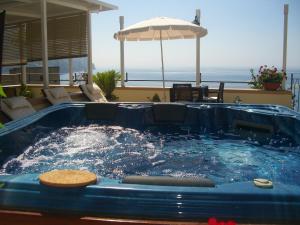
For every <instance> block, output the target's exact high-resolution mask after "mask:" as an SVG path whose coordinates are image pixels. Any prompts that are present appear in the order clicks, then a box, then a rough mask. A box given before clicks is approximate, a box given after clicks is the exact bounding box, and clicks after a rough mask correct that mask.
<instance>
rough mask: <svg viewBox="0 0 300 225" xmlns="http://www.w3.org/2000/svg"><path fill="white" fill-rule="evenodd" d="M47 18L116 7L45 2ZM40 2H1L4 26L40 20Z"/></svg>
mask: <svg viewBox="0 0 300 225" xmlns="http://www.w3.org/2000/svg"><path fill="white" fill-rule="evenodd" d="M47 3H48V4H47V15H48V17H56V16H58V17H61V16H64V15H70V14H77V13H82V12H101V11H107V10H114V9H117V8H118V7H117V6H114V5H111V4H108V3H105V2H102V1H98V0H47ZM40 8H41V7H40V0H1V1H0V11H2V10H5V11H6V24H14V23H19V22H25V21H30V20H36V19H40V18H41V9H40Z"/></svg>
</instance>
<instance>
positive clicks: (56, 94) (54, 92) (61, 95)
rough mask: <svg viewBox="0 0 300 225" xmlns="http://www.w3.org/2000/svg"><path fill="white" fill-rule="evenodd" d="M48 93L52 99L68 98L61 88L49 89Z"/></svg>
mask: <svg viewBox="0 0 300 225" xmlns="http://www.w3.org/2000/svg"><path fill="white" fill-rule="evenodd" d="M49 92H50V94H51V95H52V96H53V98H56V99H60V98H65V97H67V96H68V94H67V92H66V91H65V89H64V88H63V87H58V88H51V89H49Z"/></svg>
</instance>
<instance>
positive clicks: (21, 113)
mask: <svg viewBox="0 0 300 225" xmlns="http://www.w3.org/2000/svg"><path fill="white" fill-rule="evenodd" d="M16 98H19V99H22V100H17V101H18V103H17V104H15V103H13V106H12V107H14V109H13V108H11V106H9V104H7V102H10V103H11V99H13V100H12V101H13V102H15V101H16V100H15V99H16ZM21 103H22V104H21ZM25 103H26V105H25ZM22 105H23V106H22ZM16 106H18V107H16ZM21 106H22V107H21ZM1 110H2V111H3V112H4V113H5V114H6V115H7V116H8V117H9V118H11V119H13V120H15V119H19V118H22V117H25V116H28V115H30V114H32V113H34V112H36V111H35V109H34V108H33V107H32V106H31V104H30V103H29V102H28V101H27V100H26V99H25V98H24V97H23V96H20V97H13V98H7V99H2V101H1Z"/></svg>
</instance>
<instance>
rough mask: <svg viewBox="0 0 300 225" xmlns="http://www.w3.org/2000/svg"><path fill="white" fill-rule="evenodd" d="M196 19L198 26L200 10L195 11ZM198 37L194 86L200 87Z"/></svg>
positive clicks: (197, 38)
mask: <svg viewBox="0 0 300 225" xmlns="http://www.w3.org/2000/svg"><path fill="white" fill-rule="evenodd" d="M196 17H197V19H198V23H199V25H200V9H196ZM200 79H201V78H200V37H196V86H197V87H199V86H200Z"/></svg>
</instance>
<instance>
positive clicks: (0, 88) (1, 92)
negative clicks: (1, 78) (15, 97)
mask: <svg viewBox="0 0 300 225" xmlns="http://www.w3.org/2000/svg"><path fill="white" fill-rule="evenodd" d="M1 97H6V94H5V93H4V91H3V88H2V86H1V85H0V101H1ZM3 127H4V126H3V124H2V123H0V128H3Z"/></svg>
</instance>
